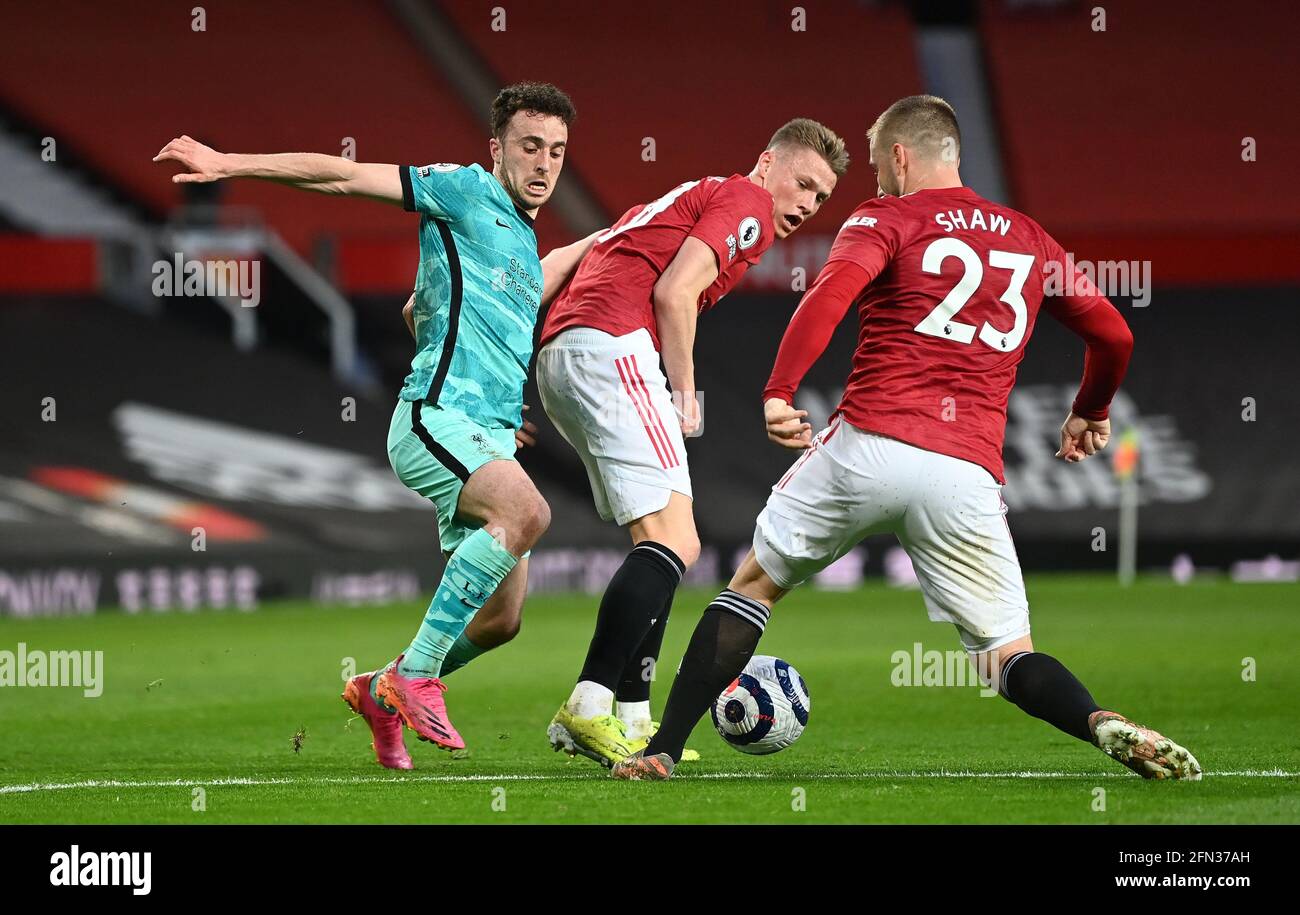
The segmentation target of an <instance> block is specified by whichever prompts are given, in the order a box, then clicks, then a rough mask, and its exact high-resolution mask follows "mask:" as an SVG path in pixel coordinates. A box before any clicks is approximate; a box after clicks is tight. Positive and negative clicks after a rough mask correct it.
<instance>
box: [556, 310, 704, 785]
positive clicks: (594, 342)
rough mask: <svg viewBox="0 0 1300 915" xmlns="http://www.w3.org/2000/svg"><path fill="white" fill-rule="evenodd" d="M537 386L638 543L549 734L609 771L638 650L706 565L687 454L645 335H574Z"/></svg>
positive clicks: (600, 503)
mask: <svg viewBox="0 0 1300 915" xmlns="http://www.w3.org/2000/svg"><path fill="white" fill-rule="evenodd" d="M537 382H538V389H539V392H540V393H541V396H542V405H543V407H545V409H546V412H547V415H548V416H549V417H550V418H551V421H552V422H553V423H554V424H555V426H556V428H557V429H559V431H560V433H561V435H563V436H564V438H565V439H566V440H567V441H568V442H569V443H570V444H572V445H573V447H574V449H575V450H576V451H577V452H578V454H579V456H580V457H581V458H582V461H583V464H584V466H585V467H586V469H587V474H588V477H589V478H590V480H591V488H592V495H593V497H594V499H595V503H596V509H597V511H598V512H599V514H600V516H601V518H602V519H604V520H607V521H611V520H612V521H615V522H617V523H618V524H619V525H621V526H623V527H625V528H627V529H628V531H629V533H630V535H631V538H632V543H633V546H632V549H631V551H630V552H629V553H628V555H627V557H626V558H625V559H624V561H623V563H622V564H621V566H620V567H619V569H618V570H617V571H616V572H615V574H614V576H613V577H612V578H611V580H610V583H609V586H608V587H607V588H606V591H605V594H604V596H603V597H602V599H601V602H600V607H599V610H598V613H597V623H596V629H595V633H594V635H593V637H592V641H591V644H590V646H589V648H588V652H587V656H586V659H585V661H584V664H583V668H582V671H581V673H580V674H579V676H578V679H577V682H576V685H575V687H574V689H573V691H572V692H571V693H570V696H569V698H568V700H567V701H566V702H565V704H564V705H563V706H561V708H560V710H559V711H558V712H557V713H556V715H555V718H554V719H553V720H552V722H551V724H550V726H549V727H548V729H547V737H548V740H549V741H550V743H551V746H552V747H554V748H555V749H557V750H558V749H563V750H565V751H566V752H569V753H581V754H582V755H584V756H588V757H590V758H592V759H595V760H597V761H599V762H601V763H603V764H606V765H608V764H611V763H613V762H614V761H616V760H618V759H621V758H622V757H623V756H625V755H627V753H628V752H629V744H628V735H627V728H626V725H625V724H624V723H623V721H622V720H620V719H619V718H618V717H616V716H615V715H614V693H615V690H616V689H617V688H618V687H619V685H620V683H621V682H622V681H623V680H624V678H625V674H627V673H628V672H629V669H630V668H633V667H635V668H636V671H635V675H638V676H639V674H640V672H641V667H640V665H639V664H638V663H637V662H636V661H635V660H634V658H635V657H636V656H637V655H638V648H639V647H641V646H642V645H643V644H645V645H648V644H649V643H648V642H647V638H648V637H649V636H650V634H651V631H652V629H653V628H654V627H655V625H656V623H657V621H659V620H662V619H663V618H664V617H665V616H666V614H667V611H668V608H669V607H670V606H671V604H672V597H673V594H674V592H675V591H676V588H677V585H678V583H679V582H680V580H681V577H682V575H683V573H684V572H685V570H686V569H687V568H688V567H689V565H690V564H692V563H693V562H694V561H695V559H696V558H697V556H698V555H699V538H698V535H697V534H696V532H695V520H694V517H693V515H692V513H691V499H690V496H691V488H690V476H689V474H688V472H687V469H686V450H685V447H684V442H683V441H682V435H681V428H680V426H679V425H678V423H677V421H676V419H675V416H674V412H673V408H672V400H671V396H670V395H669V393H668V390H667V382H666V381H665V380H664V378H663V375H662V373H661V372H660V370H659V359H658V354H657V353H656V352H655V349H654V345H653V343H652V341H651V340H650V336H649V334H648V333H646V332H645V331H638V332H636V333H634V334H628V335H625V336H622V337H614V336H612V335H610V334H605V333H602V332H600V331H594V330H589V329H585V328H579V329H575V330H573V331H566V332H565V333H563V334H561V335H560V336H558V337H557V338H556V339H555V340H553V341H551V342H550V343H548V344H547V345H546V346H545V347H543V348H542V351H541V352H540V353H539V354H538V361H537ZM647 686H648V684H647ZM646 698H647V699H648V694H647V695H646ZM633 702H636V703H639V702H640V700H639V697H638V698H637V699H635V700H633ZM641 707H642V708H645V707H646V706H641ZM632 708H633V709H635V708H637V705H632ZM646 717H647V718H648V713H647V715H646Z"/></svg>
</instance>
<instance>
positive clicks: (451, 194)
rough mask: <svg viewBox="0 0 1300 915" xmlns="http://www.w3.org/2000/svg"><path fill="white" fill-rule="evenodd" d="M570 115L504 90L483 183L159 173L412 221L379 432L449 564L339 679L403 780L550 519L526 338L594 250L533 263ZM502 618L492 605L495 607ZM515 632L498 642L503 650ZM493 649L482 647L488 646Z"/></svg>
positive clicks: (460, 169) (304, 162) (355, 175)
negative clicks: (525, 428)
mask: <svg viewBox="0 0 1300 915" xmlns="http://www.w3.org/2000/svg"><path fill="white" fill-rule="evenodd" d="M574 114H575V112H574V108H573V104H572V102H570V100H569V98H568V96H566V95H565V94H564V93H563V92H561V91H560V90H559V89H556V88H555V87H554V86H550V85H547V84H544V83H520V84H516V85H514V86H508V87H506V88H505V89H503V90H502V91H501V93H500V94H499V95H498V96H497V98H496V100H495V101H494V102H493V105H492V138H491V140H490V142H489V149H490V152H491V155H492V168H491V170H490V171H488V170H485V169H483V168H482V167H480V166H479V165H469V166H460V165H454V164H440V165H427V166H423V167H411V166H396V165H375V164H364V163H357V162H353V161H351V160H349V159H344V158H339V157H336V156H325V155H317V154H312V153H287V154H280V155H237V154H227V153H219V152H217V151H215V150H213V149H209V148H208V147H206V146H204V145H202V144H200V143H198V142H196V141H194V140H192V139H190V138H189V137H181V138H179V139H176V140H172V141H171V142H170V143H168V144H167V145H166V146H165V147H163V149H162V151H161V152H160V153H159V154H158V155H157V156H156V157H155V159H154V161H174V162H178V163H180V164H181V165H182V166H183V168H184V171H183V172H182V173H180V174H178V175H175V176H174V177H173V178H172V180H173V181H174V182H176V183H178V184H183V183H190V182H207V181H216V180H219V179H222V178H263V179H267V180H271V181H279V182H281V183H284V184H288V185H291V186H293V187H298V188H303V189H306V190H314V191H320V192H323V193H332V194H349V195H355V196H362V197H371V198H374V199H376V200H380V201H383V202H386V203H391V204H399V205H401V206H403V207H404V208H405V209H407V210H409V211H412V212H417V213H419V214H420V266H419V273H418V275H417V278H416V288H415V296H414V303H413V305H412V306H411V307H410V310H409V312H408V322H409V324H410V326H411V328H412V331H413V333H414V335H415V338H416V348H417V352H416V354H415V358H414V359H412V360H411V373H410V374H409V375H408V376H407V378H406V384H405V385H404V386H403V388H402V392H401V396H400V399H399V400H398V403H397V408H396V409H395V410H394V412H393V420H392V425H391V427H390V429H389V433H388V454H389V459H390V460H391V462H392V465H393V469H394V471H396V473H397V475H398V477H399V478H400V479H401V480H402V482H403V483H405V484H406V485H407V486H408V487H410V488H411V489H412V490H414V491H415V492H418V493H419V494H420V495H422V496H424V497H425V498H427V499H429V500H430V501H431V502H433V504H434V505H435V506H436V507H437V509H438V525H439V532H440V535H441V541H442V549H443V551H444V553H445V554H446V555H447V567H446V570H445V571H444V573H443V577H442V581H441V583H440V584H439V586H438V590H437V592H436V593H435V594H434V596H433V600H432V601H431V602H430V604H429V609H428V611H427V613H426V615H425V618H424V621H423V623H422V624H421V626H420V628H419V631H418V632H417V633H416V636H415V638H414V640H413V641H412V642H411V644H410V645H409V646H408V647H407V648H406V649H405V650H404V651H402V653H401V654H399V655H398V657H397V659H396V660H395V661H394V662H393V663H391V664H389V665H388V666H387V667H386V668H385V669H384V670H383V671H380V672H374V673H365V674H360V675H358V676H357V677H355V678H353V679H352V680H350V681H349V682H348V685H347V688H346V690H345V692H344V699H346V700H347V702H348V704H349V705H351V706H352V707H353V709H355V710H356V711H357V712H358V714H361V715H362V716H364V717H365V719H366V721H367V723H368V724H369V725H370V729H371V732H372V733H373V735H374V747H375V755H376V757H377V758H378V760H379V762H380V763H381V764H383V765H385V766H388V767H389V768H397V769H409V768H411V759H410V756H409V755H408V753H407V751H406V747H405V744H404V741H403V736H402V723H403V722H405V724H406V725H407V726H408V727H410V728H411V729H412V730H414V731H415V732H416V734H417V735H418V736H419V737H420V739H421V740H427V741H430V742H432V743H434V744H436V745H437V746H440V747H443V748H445V749H460V748H462V747H464V746H465V743H464V741H463V740H462V739H461V737H460V735H459V734H458V733H457V732H456V729H455V728H454V727H453V726H452V724H451V721H450V719H449V717H448V715H447V709H446V705H445V703H444V701H443V696H442V694H443V692H444V690H445V687H444V686H443V683H442V681H441V679H439V675H440V674H441V673H442V672H443V669H444V665H445V666H446V668H447V669H449V670H450V669H454V668H455V667H458V666H460V665H461V664H464V663H465V661H466V660H468V658H469V657H472V656H473V655H474V654H478V653H480V652H481V651H483V650H484V649H485V648H487V647H491V644H488V645H484V644H483V640H484V639H483V634H479V640H478V644H476V643H475V642H471V641H470V640H469V639H468V638H467V637H466V635H465V629H466V626H467V625H468V623H469V621H470V619H471V618H472V617H473V616H474V615H475V613H476V612H477V611H478V610H480V609H482V608H483V606H484V604H485V603H489V602H498V603H502V602H504V603H509V604H512V605H514V606H512V607H509V608H505V609H507V610H513V611H514V612H513V613H511V612H505V613H501V612H493V613H490V614H489V616H491V617H492V618H493V619H504V620H507V621H509V620H511V619H514V620H517V619H518V606H517V605H518V604H521V603H522V601H523V596H524V591H525V584H526V580H527V552H528V550H529V549H531V548H532V546H533V544H534V543H536V542H537V539H538V538H539V537H540V536H541V535H542V532H543V531H545V530H546V527H547V525H548V523H549V521H550V510H549V508H548V507H547V505H546V502H545V500H543V498H542V497H541V495H540V494H539V493H538V492H537V489H536V487H535V486H534V485H533V483H532V481H531V480H530V479H529V478H528V475H527V474H526V473H524V471H523V470H522V469H521V468H520V466H519V464H518V463H517V462H516V461H515V459H514V450H515V434H516V431H517V430H519V429H520V428H521V426H522V425H523V422H522V410H523V388H524V381H525V378H526V375H527V371H528V364H529V361H530V359H531V357H532V352H533V327H534V324H535V322H536V319H537V312H538V309H539V307H541V305H542V303H543V302H544V301H547V300H549V298H550V296H552V295H554V293H555V290H556V289H557V288H559V287H560V286H562V285H563V284H564V282H566V281H567V279H568V277H569V275H570V274H571V273H572V271H573V269H574V268H575V267H576V266H577V262H578V260H579V259H580V258H581V255H582V253H583V252H585V250H586V247H587V245H588V244H589V242H578V243H576V244H574V245H571V246H569V247H568V248H561V249H559V250H557V251H555V252H552V253H551V254H550V255H548V257H547V264H546V269H545V271H544V270H543V267H542V263H541V261H540V260H539V258H538V256H537V237H536V236H535V235H534V234H533V218H534V217H535V216H536V214H537V211H538V209H539V208H540V207H541V206H542V204H544V203H545V202H546V201H547V199H548V198H549V197H550V196H551V192H552V191H553V190H554V188H555V182H556V180H557V179H558V178H559V175H560V171H561V169H562V167H563V165H564V154H565V148H566V145H567V143H568V133H569V130H568V128H569V123H570V121H572V120H573V118H574ZM492 609H493V610H500V609H501V608H492ZM512 634H513V633H505V634H501V635H498V639H499V641H505V640H507V639H508V638H509V637H510V635H512ZM488 641H489V642H490V641H491V638H490V637H489V639H488Z"/></svg>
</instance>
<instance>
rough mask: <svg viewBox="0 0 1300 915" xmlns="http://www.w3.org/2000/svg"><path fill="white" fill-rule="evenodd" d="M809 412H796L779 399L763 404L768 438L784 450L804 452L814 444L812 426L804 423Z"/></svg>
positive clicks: (774, 398)
mask: <svg viewBox="0 0 1300 915" xmlns="http://www.w3.org/2000/svg"><path fill="white" fill-rule="evenodd" d="M807 415H808V411H807V410H796V409H795V408H794V407H792V406H790V404H788V403H786V402H785V401H784V400H782V399H781V398H779V397H773V398H771V399H770V400H768V401H766V402H765V403H764V404H763V419H764V421H765V422H766V423H767V437H768V438H769V439H771V440H772V441H774V442H776V443H777V444H778V445H780V446H781V447H783V448H790V449H792V450H795V451H802V450H804V449H805V448H807V447H808V446H809V445H811V444H812V426H811V425H810V424H808V423H806V422H804V421H803V420H804V417H805V416H807Z"/></svg>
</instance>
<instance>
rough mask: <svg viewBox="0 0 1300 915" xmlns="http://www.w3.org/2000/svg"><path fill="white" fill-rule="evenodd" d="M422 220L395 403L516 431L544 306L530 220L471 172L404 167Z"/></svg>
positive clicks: (410, 206)
mask: <svg viewBox="0 0 1300 915" xmlns="http://www.w3.org/2000/svg"><path fill="white" fill-rule="evenodd" d="M401 178H402V198H403V204H404V206H405V207H406V209H407V210H411V211H413V212H418V213H419V214H420V268H419V272H418V274H417V276H416V281H415V315H414V318H415V342H416V354H415V358H414V359H412V360H411V373H410V374H409V375H407V376H406V383H405V385H404V386H403V387H402V394H401V397H402V399H403V400H409V401H419V400H423V401H427V402H428V403H429V404H432V405H434V406H438V407H445V408H448V409H455V410H459V411H461V412H462V413H464V414H465V415H466V416H468V417H469V418H470V419H471V420H473V421H474V422H476V423H478V424H480V425H482V426H484V427H485V428H489V429H498V428H499V429H517V428H519V426H520V423H521V417H522V410H523V394H524V381H525V380H526V378H527V375H528V364H529V362H530V361H531V359H532V355H533V327H534V325H535V324H536V322H537V309H538V306H539V305H540V304H541V298H542V263H541V260H540V259H539V258H538V256H537V236H536V235H535V234H534V233H533V221H532V219H531V218H530V217H529V216H528V214H527V213H525V212H524V211H523V210H521V209H519V208H518V207H516V206H515V203H514V201H513V200H512V199H511V198H510V195H509V194H507V193H506V190H505V188H503V187H502V186H501V182H499V181H497V179H496V178H495V177H493V175H492V174H491V173H490V172H487V171H484V170H483V169H482V168H481V167H480V166H478V165H469V166H460V165H451V164H440V165H425V166H422V167H415V166H402V168H401Z"/></svg>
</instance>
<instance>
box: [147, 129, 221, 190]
mask: <svg viewBox="0 0 1300 915" xmlns="http://www.w3.org/2000/svg"><path fill="white" fill-rule="evenodd" d="M225 159H226V157H225V155H224V154H223V153H219V152H217V151H216V150H215V149H212V148H210V147H208V146H204V145H203V144H202V143H200V142H199V141H198V140H194V139H191V138H190V137H186V136H182V137H179V138H177V139H175V140H172V141H171V142H170V143H168V144H167V145H166V146H164V147H163V148H162V149H161V150H160V151H159V152H158V155H156V156H154V157H153V160H154V161H155V162H179V163H180V164H181V167H182V168H184V169H185V171H183V172H180V173H179V174H175V175H172V183H173V184H205V183H207V182H209V181H217V180H218V179H221V178H225V177H227V174H226V171H225Z"/></svg>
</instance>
